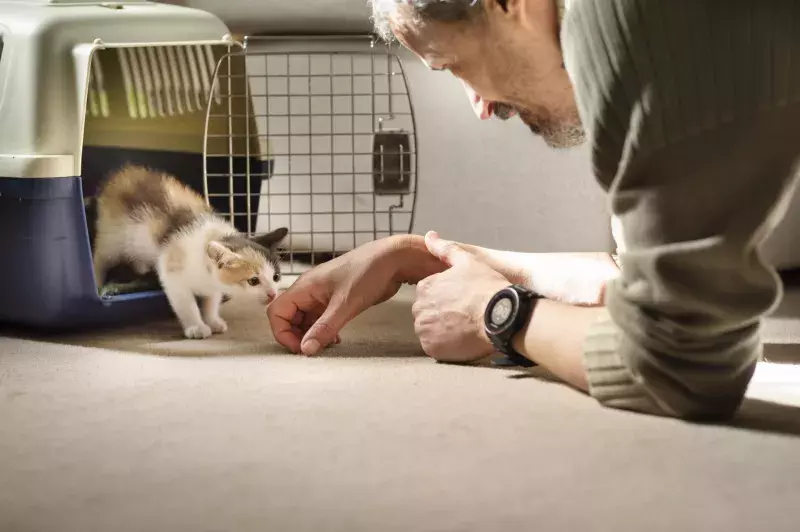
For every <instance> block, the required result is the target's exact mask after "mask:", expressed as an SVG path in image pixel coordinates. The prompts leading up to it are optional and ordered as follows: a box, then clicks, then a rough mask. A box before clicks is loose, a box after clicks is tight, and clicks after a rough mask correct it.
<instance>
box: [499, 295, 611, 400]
mask: <svg viewBox="0 0 800 532" xmlns="http://www.w3.org/2000/svg"><path fill="white" fill-rule="evenodd" d="M603 312H604V310H603V309H599V308H586V307H576V306H573V305H568V304H565V303H560V302H558V301H550V300H546V299H543V300H540V301H539V302H538V303H537V304H536V308H535V310H534V312H533V315H532V317H531V321H530V322H529V323H528V326H527V327H526V328H525V329H523V330H522V331H520V333H519V334H518V335H517V336H516V337H515V338H514V343H513V345H514V349H516V350H517V352H519V353H520V354H522V355H524V356H525V357H526V358H528V359H530V360H532V361H534V362H536V363H537V364H539V365H540V366H542V367H543V368H545V369H547V370H548V371H550V372H551V373H552V374H553V375H555V376H556V377H558V378H559V379H561V380H563V381H565V382H566V383H568V384H570V385H572V386H574V387H575V388H578V389H579V390H583V391H588V390H589V384H588V379H587V375H586V369H585V368H584V364H583V352H584V342H585V340H586V337H587V335H588V332H589V329H590V328H591V326H592V325H593V324H594V323H595V322H596V321H597V320H598V319H600V317H601V316H602V315H603Z"/></svg>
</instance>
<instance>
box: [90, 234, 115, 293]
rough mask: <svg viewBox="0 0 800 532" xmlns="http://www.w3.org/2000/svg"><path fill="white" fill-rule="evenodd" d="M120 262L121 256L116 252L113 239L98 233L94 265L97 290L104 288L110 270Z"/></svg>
mask: <svg viewBox="0 0 800 532" xmlns="http://www.w3.org/2000/svg"><path fill="white" fill-rule="evenodd" d="M118 262H119V254H118V253H117V252H116V250H115V246H114V240H113V238H112V237H111V236H110V235H108V234H106V233H103V232H98V234H97V237H96V238H95V244H94V253H93V255H92V265H93V266H94V282H95V284H96V285H97V288H102V287H103V285H104V284H105V282H106V278H107V276H108V272H109V270H110V269H111V268H112V267H113V266H114V265H116V264H117V263H118Z"/></svg>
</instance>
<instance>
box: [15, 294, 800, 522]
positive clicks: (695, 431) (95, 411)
mask: <svg viewBox="0 0 800 532" xmlns="http://www.w3.org/2000/svg"><path fill="white" fill-rule="evenodd" d="M411 295H412V292H410V291H404V292H403V293H402V294H401V295H400V296H399V297H398V298H397V299H396V300H393V301H390V302H389V303H387V304H385V305H383V306H381V307H379V308H377V309H374V310H373V311H371V312H369V313H367V314H366V315H364V316H362V317H361V318H360V319H359V320H358V321H357V322H356V323H355V324H353V326H352V327H350V328H349V329H348V330H347V331H346V334H345V335H344V340H345V342H344V344H343V345H341V346H339V347H338V348H336V349H335V350H333V351H331V352H330V353H328V354H327V355H326V356H325V357H322V358H318V359H312V360H309V359H305V358H302V357H295V356H289V355H286V354H284V353H283V352H282V351H281V350H280V349H279V348H278V347H277V346H276V345H275V343H274V342H273V340H272V338H271V335H270V333H269V330H268V327H267V324H266V320H265V317H264V316H263V313H262V312H259V311H255V312H253V309H248V308H243V307H236V306H233V304H230V305H231V306H230V307H229V308H227V309H226V310H225V312H224V314H225V315H226V317H227V318H228V320H229V323H230V325H231V331H230V332H229V333H228V334H227V335H225V336H224V337H217V338H214V339H212V340H207V341H200V342H198V341H191V342H190V341H184V340H181V339H180V338H179V336H178V335H179V329H178V327H177V326H176V324H175V323H174V322H172V321H168V322H163V323H156V324H150V325H147V326H132V327H128V328H123V329H120V330H116V331H102V332H96V333H94V334H81V335H72V336H68V337H63V338H54V337H49V338H38V339H31V338H24V336H25V335H21V334H19V333H12V332H9V331H6V333H5V334H6V335H7V337H5V338H0V353H1V354H0V531H2V532H10V531H14V532H28V531H54V532H55V531H58V532H72V531H75V532H78V531H80V532H88V531H109V532H110V531H115V532H127V531H131V532H134V531H135V532H142V531H148V532H152V531H174V532H178V531H187V532H188V531H191V532H200V531H279V532H290V531H303V532H305V531H348V532H355V531H369V532H382V531H403V532H408V531H442V532H444V531H481V532H495V531H514V532H519V531H522V530H536V531H559V532H567V531H582V530H583V531H592V532H595V531H615V532H619V531H635V532H643V531H648V532H649V531H661V530H663V531H667V530H670V531H672V530H679V531H695V530H697V531H704V532H707V531H715V530H720V531H729V532H730V531H743V532H744V531H747V532H751V531H755V530H768V531H774V532H778V531H796V530H798V529H800V528H799V527H800V505H799V504H798V501H800V409H799V408H798V407H796V406H791V405H792V403H796V404H800V395H798V393H797V392H798V390H800V387H798V385H797V383H800V375H798V374H797V369H798V368H796V367H792V366H788V365H772V366H766V365H765V366H764V367H763V368H761V369H760V370H759V377H758V379H757V382H756V383H755V384H754V386H753V388H752V390H751V395H752V396H753V397H754V398H756V399H750V400H748V402H747V404H746V405H745V407H744V409H743V411H742V413H741V415H740V416H739V419H738V420H737V421H736V423H735V425H734V426H696V425H691V424H686V423H681V422H677V421H672V420H663V419H653V418H648V417H644V416H637V415H634V414H628V413H623V412H615V411H609V410H604V409H602V408H600V407H599V406H597V405H596V404H595V402H594V401H593V400H591V399H589V398H586V397H583V396H582V395H580V394H578V393H576V392H573V391H571V390H569V389H567V388H565V387H563V386H561V385H559V384H556V383H552V382H548V381H547V380H546V379H540V378H535V377H533V376H531V374H528V373H522V372H519V371H508V370H498V369H494V368H490V367H454V366H445V365H438V364H435V363H434V362H432V361H430V360H429V359H427V358H424V357H420V356H418V355H419V354H420V353H419V348H418V345H417V344H416V342H415V339H414V335H413V330H412V323H411V320H410V313H409V301H410V299H411ZM781 357H782V358H783V359H784V360H789V359H791V358H792V354H791V353H787V352H786V350H785V349H784V351H783V352H782V354H781ZM757 398H760V399H761V400H759V399H757ZM765 399H768V400H773V401H780V402H783V403H784V404H780V403H779V402H769V401H767V400H765Z"/></svg>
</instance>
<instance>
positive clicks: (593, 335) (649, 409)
mask: <svg viewBox="0 0 800 532" xmlns="http://www.w3.org/2000/svg"><path fill="white" fill-rule="evenodd" d="M621 343H622V332H621V331H620V329H619V328H618V327H617V326H616V325H615V324H614V321H613V320H612V319H611V316H610V315H609V314H608V312H605V313H603V316H602V317H601V318H600V319H599V320H598V321H597V322H596V323H595V324H594V325H593V326H592V328H591V329H590V330H589V335H588V337H587V339H586V344H585V349H584V366H585V368H586V373H587V375H588V379H589V393H590V394H591V395H592V397H594V398H595V399H597V401H599V402H600V403H601V404H603V405H605V406H608V407H611V408H619V409H622V410H633V411H636V412H642V413H647V414H655V415H668V413H667V412H665V411H664V409H663V408H661V407H659V405H658V404H657V403H656V402H655V401H654V400H653V398H652V397H651V396H650V395H649V394H647V392H646V391H645V387H644V385H643V384H642V383H641V382H639V381H637V380H636V378H634V375H633V374H632V373H631V371H630V369H629V368H628V366H627V365H626V364H625V362H624V360H623V358H622V356H621Z"/></svg>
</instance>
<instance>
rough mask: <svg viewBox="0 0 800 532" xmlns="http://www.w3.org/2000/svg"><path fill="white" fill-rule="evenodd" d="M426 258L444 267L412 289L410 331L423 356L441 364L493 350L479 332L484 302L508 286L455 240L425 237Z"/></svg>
mask: <svg viewBox="0 0 800 532" xmlns="http://www.w3.org/2000/svg"><path fill="white" fill-rule="evenodd" d="M425 242H426V244H427V246H428V249H429V250H430V251H431V254H433V255H435V256H436V257H438V258H439V259H440V260H441V261H442V262H443V263H445V264H446V265H447V266H448V267H449V269H447V270H446V271H443V272H442V273H437V274H435V275H431V276H430V277H428V278H427V279H423V280H422V281H420V282H419V284H418V285H417V301H416V302H415V303H414V306H413V307H412V313H413V314H414V330H415V331H416V333H417V336H418V337H419V340H420V343H421V345H422V349H423V350H424V351H425V353H426V354H427V355H428V356H430V357H432V358H435V359H436V360H438V361H440V362H456V363H462V362H472V361H475V360H479V359H481V358H484V357H486V356H488V355H490V354H492V352H494V348H493V346H492V343H491V342H490V341H489V338H488V337H487V336H486V333H485V332H484V328H483V314H484V311H485V310H486V306H487V305H488V304H489V300H490V299H491V298H492V296H493V295H494V294H496V293H497V292H498V291H500V290H502V289H503V288H506V287H507V286H509V285H510V284H511V282H510V281H509V280H508V279H507V278H506V277H504V276H503V275H502V274H500V273H498V272H497V271H495V270H494V269H492V268H491V267H490V266H488V265H487V264H486V263H485V262H483V261H481V260H480V259H479V258H478V257H476V256H475V255H474V254H472V253H470V252H468V251H466V250H464V249H463V248H462V247H461V246H459V245H458V244H456V243H454V242H448V241H445V240H442V239H440V238H439V237H438V235H436V234H435V233H429V234H428V236H426V237H425Z"/></svg>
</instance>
